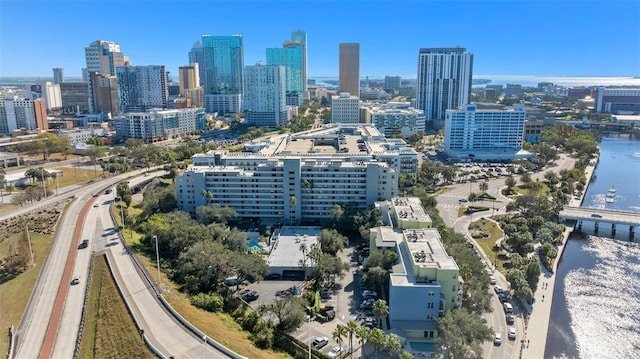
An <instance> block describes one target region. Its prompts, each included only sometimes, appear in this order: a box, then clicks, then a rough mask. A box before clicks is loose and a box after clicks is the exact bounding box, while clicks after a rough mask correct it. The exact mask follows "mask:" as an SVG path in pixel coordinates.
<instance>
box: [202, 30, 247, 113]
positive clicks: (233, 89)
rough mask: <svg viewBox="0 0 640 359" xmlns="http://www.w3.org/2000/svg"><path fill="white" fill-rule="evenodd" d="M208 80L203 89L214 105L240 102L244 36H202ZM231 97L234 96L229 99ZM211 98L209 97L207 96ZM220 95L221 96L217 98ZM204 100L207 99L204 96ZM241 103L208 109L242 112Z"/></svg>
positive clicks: (208, 110) (223, 111) (210, 110)
mask: <svg viewBox="0 0 640 359" xmlns="http://www.w3.org/2000/svg"><path fill="white" fill-rule="evenodd" d="M202 50H203V54H204V67H205V71H204V73H205V82H204V84H203V85H204V92H205V94H207V95H211V96H212V97H210V101H209V103H212V104H218V103H223V104H230V105H231V104H233V105H235V104H237V105H240V104H241V100H240V98H241V97H242V91H243V88H244V86H243V83H242V81H243V75H242V71H243V70H244V45H243V39H242V35H231V36H213V35H202ZM230 96H231V98H229V97H230ZM205 97H209V96H205ZM218 97H220V98H218ZM205 102H207V99H206V98H205ZM240 109H241V106H238V107H234V108H228V107H218V108H210V109H209V108H207V112H218V113H219V114H221V115H223V114H226V113H230V112H240Z"/></svg>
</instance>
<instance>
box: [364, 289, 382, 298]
mask: <svg viewBox="0 0 640 359" xmlns="http://www.w3.org/2000/svg"><path fill="white" fill-rule="evenodd" d="M362 297H363V298H378V293H376V292H375V291H373V290H369V289H365V290H363V291H362Z"/></svg>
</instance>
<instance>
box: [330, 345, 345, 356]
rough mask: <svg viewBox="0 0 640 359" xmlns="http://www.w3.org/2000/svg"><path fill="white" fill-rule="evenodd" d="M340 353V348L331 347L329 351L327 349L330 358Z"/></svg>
mask: <svg viewBox="0 0 640 359" xmlns="http://www.w3.org/2000/svg"><path fill="white" fill-rule="evenodd" d="M340 353H342V348H340V347H333V349H331V351H329V356H330V357H332V358H335V357H337V356H339V355H340Z"/></svg>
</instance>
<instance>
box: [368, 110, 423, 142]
mask: <svg viewBox="0 0 640 359" xmlns="http://www.w3.org/2000/svg"><path fill="white" fill-rule="evenodd" d="M363 110H364V111H363V113H364V119H363V121H362V122H365V123H371V124H373V125H375V126H376V127H377V128H378V130H379V131H380V132H382V133H384V135H385V136H395V135H399V134H402V135H404V136H405V137H409V136H411V135H413V134H423V133H424V131H425V119H424V112H423V111H422V110H418V109H415V108H413V107H412V106H411V103H410V102H387V103H383V104H366V105H365V106H363Z"/></svg>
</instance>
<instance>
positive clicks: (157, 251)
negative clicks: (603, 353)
mask: <svg viewBox="0 0 640 359" xmlns="http://www.w3.org/2000/svg"><path fill="white" fill-rule="evenodd" d="M153 240H154V241H155V242H156V264H157V265H158V285H160V252H159V250H158V236H153ZM205 338H206V336H205ZM205 342H206V339H205Z"/></svg>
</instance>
